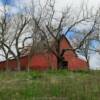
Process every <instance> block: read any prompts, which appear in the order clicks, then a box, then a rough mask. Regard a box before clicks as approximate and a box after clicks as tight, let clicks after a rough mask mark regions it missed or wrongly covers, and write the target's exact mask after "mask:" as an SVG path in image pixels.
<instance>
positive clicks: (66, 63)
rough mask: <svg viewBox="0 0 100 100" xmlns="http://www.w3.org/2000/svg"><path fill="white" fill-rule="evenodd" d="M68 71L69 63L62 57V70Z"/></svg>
mask: <svg viewBox="0 0 100 100" xmlns="http://www.w3.org/2000/svg"><path fill="white" fill-rule="evenodd" d="M66 68H67V69H68V61H66V60H65V59H64V57H62V60H61V69H66Z"/></svg>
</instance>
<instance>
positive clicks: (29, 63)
mask: <svg viewBox="0 0 100 100" xmlns="http://www.w3.org/2000/svg"><path fill="white" fill-rule="evenodd" d="M66 48H67V49H73V48H72V46H71V44H70V42H69V41H68V39H67V38H66V37H65V36H64V35H62V37H61V39H60V51H61V50H64V49H66ZM63 56H64V60H65V61H66V62H67V65H66V66H65V68H66V69H69V70H83V69H87V68H88V65H87V63H86V61H84V60H82V59H79V58H78V56H77V54H76V53H75V51H73V50H68V51H66V52H65V53H64V55H63ZM20 65H21V69H27V68H30V69H33V70H46V69H56V68H57V58H56V56H55V55H54V54H53V53H52V52H49V53H47V52H42V53H38V54H33V55H32V57H31V58H30V57H29V56H28V55H26V56H23V57H21V58H20ZM6 66H9V68H10V69H13V70H16V69H17V62H16V60H15V59H12V60H9V61H3V62H0V69H6Z"/></svg>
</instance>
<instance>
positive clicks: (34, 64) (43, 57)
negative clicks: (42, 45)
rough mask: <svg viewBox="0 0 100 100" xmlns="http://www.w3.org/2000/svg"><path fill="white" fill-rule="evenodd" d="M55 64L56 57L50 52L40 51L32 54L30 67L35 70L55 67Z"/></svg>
mask: <svg viewBox="0 0 100 100" xmlns="http://www.w3.org/2000/svg"><path fill="white" fill-rule="evenodd" d="M56 66H57V62H56V58H55V56H54V55H53V54H52V53H49V54H47V53H41V54H35V55H33V57H32V59H31V64H30V68H31V69H36V70H44V69H49V68H50V69H55V68H56Z"/></svg>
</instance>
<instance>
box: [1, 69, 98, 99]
mask: <svg viewBox="0 0 100 100" xmlns="http://www.w3.org/2000/svg"><path fill="white" fill-rule="evenodd" d="M99 99H100V71H87V72H70V71H66V70H59V71H46V72H36V71H35V72H34V71H32V72H0V100H99Z"/></svg>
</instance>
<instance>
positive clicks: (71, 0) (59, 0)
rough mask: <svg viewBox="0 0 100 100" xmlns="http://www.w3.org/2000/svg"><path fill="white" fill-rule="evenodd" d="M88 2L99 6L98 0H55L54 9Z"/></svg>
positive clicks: (91, 5)
mask: <svg viewBox="0 0 100 100" xmlns="http://www.w3.org/2000/svg"><path fill="white" fill-rule="evenodd" d="M27 1H28V0H27ZM41 1H42V2H44V1H45V0H41ZM83 1H85V2H88V5H89V7H95V8H97V7H99V6H100V0H56V9H57V10H62V9H63V8H64V7H66V5H72V6H74V7H79V5H80V4H81V3H82V2H83Z"/></svg>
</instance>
